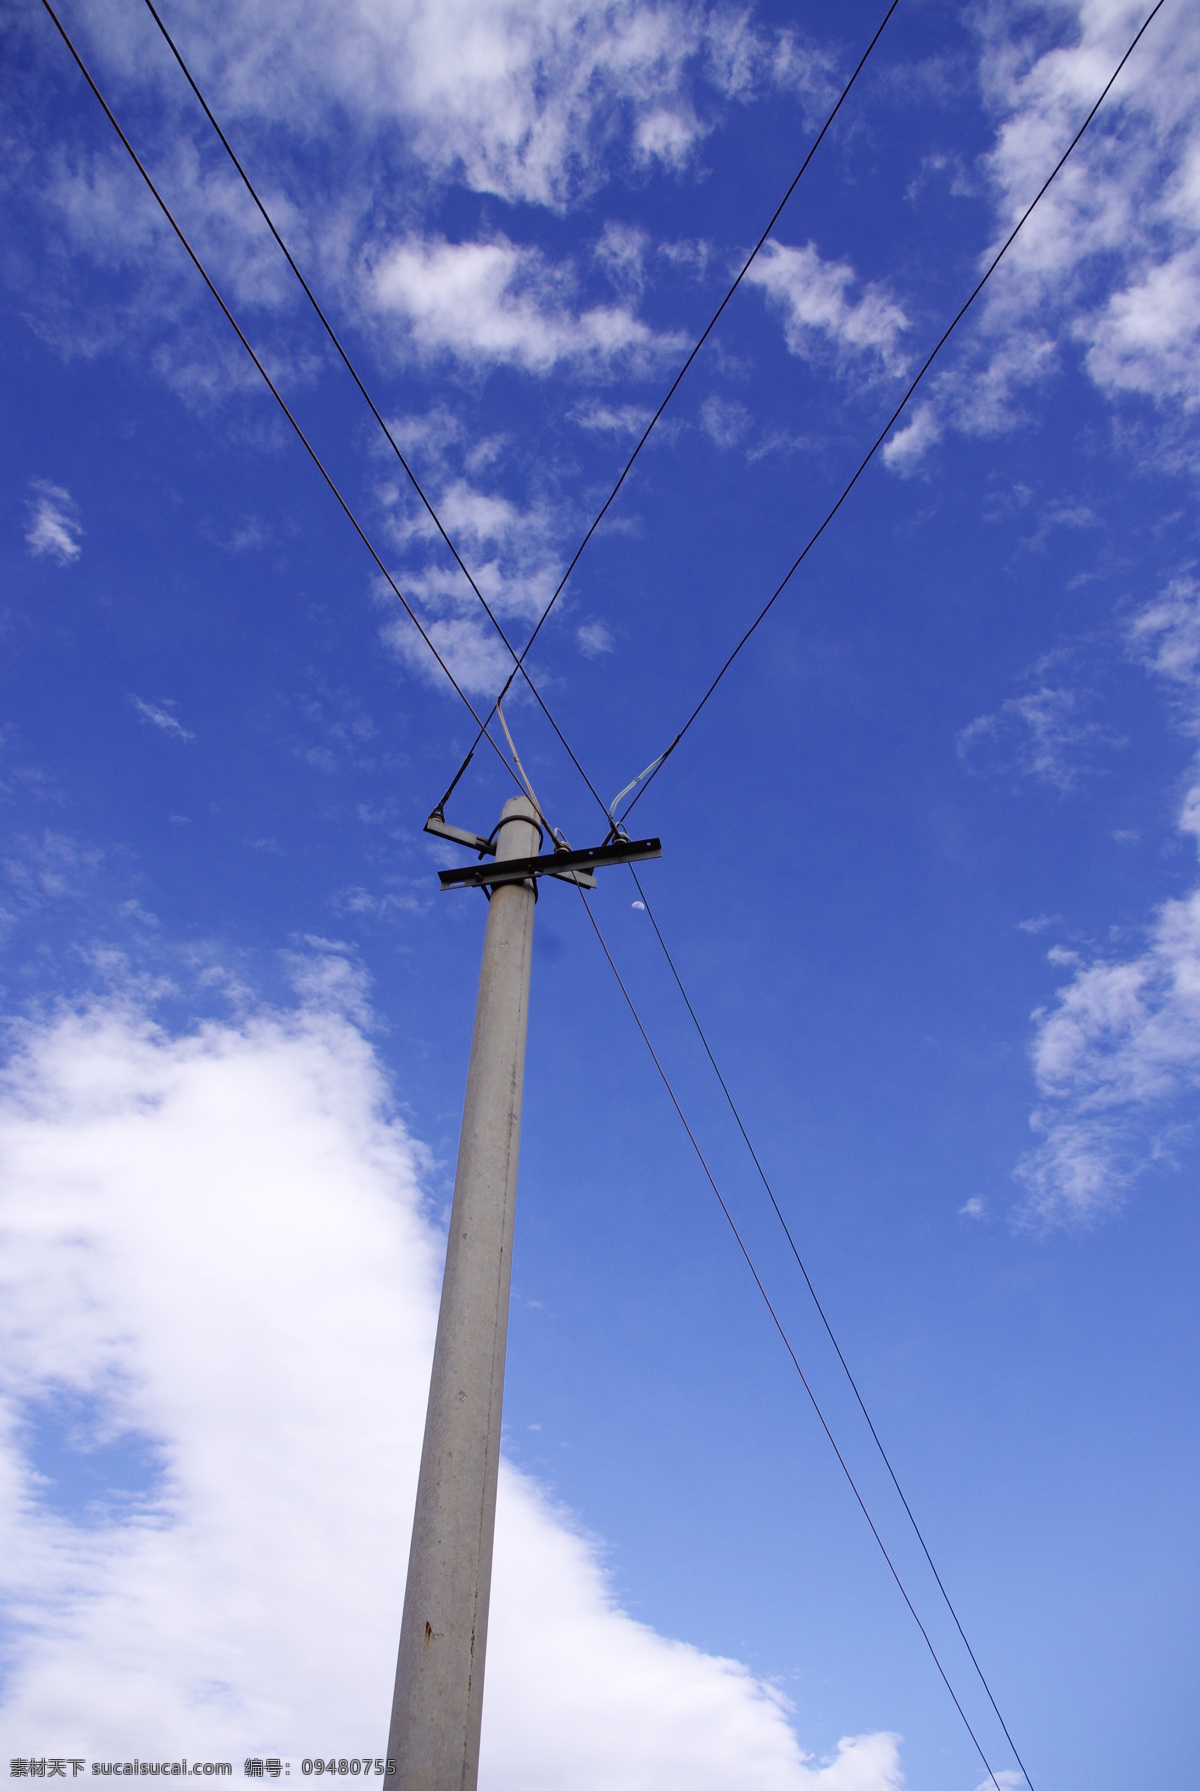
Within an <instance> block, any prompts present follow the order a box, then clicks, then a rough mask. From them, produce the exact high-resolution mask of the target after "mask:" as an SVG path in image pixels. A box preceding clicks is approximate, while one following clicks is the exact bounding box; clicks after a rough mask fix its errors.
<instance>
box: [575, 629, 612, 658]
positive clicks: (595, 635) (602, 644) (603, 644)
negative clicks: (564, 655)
mask: <svg viewBox="0 0 1200 1791" xmlns="http://www.w3.org/2000/svg"><path fill="white" fill-rule="evenodd" d="M575 639H576V640H577V641H578V642H579V649H580V652H582V653H585V654H586V655H587V657H588V658H589V659H599V658H600V657H601V655H602V654H604V653H611V652H612V650H613V637H612V629H611V628H609V627H608V626H607V624H606V623H604V622H583V623H581V625H580V626H579V627H578V628H577V629H576V630H575Z"/></svg>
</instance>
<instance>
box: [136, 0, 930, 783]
mask: <svg viewBox="0 0 1200 1791" xmlns="http://www.w3.org/2000/svg"><path fill="white" fill-rule="evenodd" d="M147 4H149V0H147ZM899 4H900V0H891V5H890V6H889V7H888V9H887V11H886V13H885V14H884V15H883V18H882V20H881V21H880V24H879V26H878V28H877V29H876V32H875V35H874V37H872V39H871V41H870V43H869V44H868V45H867V47H866V49H865V50H864V51H863V53H862V55H861V56H860V57H859V59H858V61H857V63H856V64H855V67H854V73H853V74H852V75H851V76H850V79H849V80H848V81H847V82H846V85H845V86H844V87H843V88H842V91H841V93H840V94H839V95H838V97H837V101H836V103H835V105H834V107H833V110H832V111H831V112H830V114H829V116H828V117H827V118H826V120H825V122H824V124H823V125H822V126H821V128H820V130H819V131H818V132H817V134H816V136H815V137H814V138H813V141H812V144H811V145H810V147H809V151H808V154H807V155H806V156H805V158H804V160H803V161H802V162H801V164H800V167H799V168H798V169H797V171H796V173H795V175H794V176H793V178H792V182H791V185H790V186H789V187H788V189H787V192H786V193H785V194H784V195H783V198H782V199H781V200H780V201H779V204H778V205H777V206H776V207H775V210H774V211H773V212H772V213H771V217H770V221H769V222H768V224H767V227H766V229H765V230H764V231H763V233H762V235H761V236H760V237H759V239H758V241H757V242H756V243H755V245H754V247H753V249H751V251H750V253H749V255H748V256H747V257H746V259H745V261H744V262H743V263H742V266H741V269H740V271H739V273H738V276H737V278H736V279H735V280H734V282H733V285H732V286H731V287H730V288H729V291H728V292H727V293H726V294H725V297H724V298H723V299H722V300H721V302H720V304H719V305H718V306H717V308H716V310H715V311H714V312H713V314H712V316H711V317H710V318H709V320H708V323H707V324H706V325H705V327H704V331H703V333H702V334H701V335H700V336H699V337H698V339H697V341H696V343H695V346H694V347H693V348H692V351H691V353H690V354H689V355H688V357H687V360H686V361H685V362H684V363H683V366H682V367H681V368H680V369H679V372H678V373H677V374H676V375H675V378H674V379H673V380H672V381H671V384H670V386H669V387H668V389H667V394H666V396H665V397H664V398H663V400H662V403H661V404H660V405H659V407H658V409H657V410H656V411H655V413H654V415H653V416H652V417H651V419H650V421H649V423H647V425H646V427H645V429H644V430H643V432H642V435H641V437H640V439H639V441H638V444H637V446H636V447H635V448H634V450H633V453H632V454H631V455H630V456H629V459H628V460H627V461H626V462H625V465H624V466H623V467H622V469H621V474H620V477H619V478H618V480H617V482H616V484H615V485H614V486H613V488H612V490H611V491H610V492H609V494H608V496H607V497H606V498H605V500H604V502H603V504H602V505H601V506H600V509H599V510H598V511H597V513H596V515H595V516H594V517H593V519H592V522H591V525H590V527H589V528H588V531H587V533H586V534H585V535H584V537H583V540H582V541H581V542H580V543H579V546H578V547H577V548H576V549H575V552H574V554H573V555H572V556H571V561H570V564H569V565H568V567H567V569H566V571H565V572H564V573H563V575H562V577H561V578H560V579H559V581H558V584H557V586H556V587H555V589H554V591H553V593H552V594H551V597H550V600H549V602H548V603H547V604H546V607H545V609H544V610H543V611H542V613H541V615H540V616H539V617H538V621H537V625H536V626H535V628H534V630H533V633H532V634H531V635H530V637H529V639H528V640H527V641H526V643H525V646H524V648H523V649H522V651H521V654H520V657H519V658H517V664H516V666H515V667H514V668H513V671H512V674H511V675H510V677H509V680H508V684H511V683H512V680H513V678H515V677H516V674H517V671H518V670H519V671H521V672H524V668H525V659H526V656H527V655H528V653H529V651H530V649H531V648H532V646H533V643H534V642H535V641H536V639H537V637H538V635H539V634H540V633H541V631H542V624H543V623H544V622H545V620H546V618H547V616H548V615H549V614H550V611H551V610H552V609H553V608H554V606H555V604H556V603H557V602H558V599H559V597H560V596H561V594H562V590H563V587H564V585H565V584H566V582H567V580H568V579H569V578H570V576H571V574H572V572H574V570H575V567H576V566H577V565H578V563H579V560H580V558H581V556H582V554H583V551H584V549H585V548H586V546H587V544H588V542H589V541H590V540H591V538H592V536H593V535H594V534H595V533H596V530H597V529H598V528H599V527H600V524H601V523H602V522H603V521H604V518H605V516H606V515H607V513H608V510H609V507H610V506H611V504H612V503H613V500H614V499H615V498H616V495H617V493H618V492H619V491H620V489H621V487H622V485H624V483H625V481H626V479H627V478H628V476H629V474H630V471H631V470H632V467H633V463H634V461H635V460H636V459H637V457H638V455H639V454H640V453H641V451H642V449H643V448H644V447H645V445H646V443H647V441H648V440H649V439H650V434H651V431H652V430H653V428H654V426H655V424H656V423H657V422H658V420H659V418H660V417H661V416H662V414H663V412H664V411H665V410H666V408H667V406H668V404H669V403H670V402H671V400H672V398H673V397H674V396H675V393H676V391H677V389H678V387H679V385H680V383H681V381H682V379H683V376H684V374H685V373H686V372H687V370H688V368H689V367H690V366H691V364H692V362H693V361H694V360H695V358H696V356H697V355H698V354H699V353H700V350H701V349H702V348H703V347H704V344H705V343H706V342H707V341H708V338H709V336H711V334H712V332H713V330H714V329H715V327H716V324H717V322H718V319H719V318H720V316H721V313H722V312H723V311H724V309H725V307H726V305H728V303H729V301H730V299H731V298H732V297H733V295H734V293H735V292H736V291H737V289H738V287H739V286H740V285H741V283H742V281H743V280H744V279H745V277H746V275H747V274H748V273H749V271H750V267H751V264H752V263H753V261H754V260H755V258H756V256H757V255H758V252H759V250H760V249H761V248H762V246H763V244H764V243H765V242H766V240H767V238H768V237H769V236H770V234H771V232H772V230H773V229H774V228H775V225H776V224H777V223H778V221H779V216H780V213H781V212H782V211H783V208H784V206H785V205H786V204H787V202H788V200H789V199H790V198H791V196H792V194H793V193H794V192H795V190H796V187H797V186H798V184H799V182H800V179H801V177H802V175H803V174H804V173H805V170H806V169H807V167H808V164H809V163H810V162H811V161H812V159H813V157H814V156H815V155H816V153H817V150H818V149H819V148H820V146H821V143H822V140H823V139H824V137H825V134H826V132H827V131H828V130H829V128H830V126H831V125H832V123H833V121H834V119H835V118H836V117H837V115H838V113H839V112H840V111H841V109H842V106H843V104H844V102H845V100H846V98H847V97H848V95H849V93H850V89H851V88H852V87H853V86H854V83H855V82H856V81H857V80H858V77H859V75H860V74H861V73H862V71H863V68H864V66H865V64H866V61H867V58H868V56H869V55H870V54H871V51H872V50H873V49H874V48H875V45H876V44H877V43H878V42H879V39H880V37H881V36H882V35H883V29H884V26H885V25H886V24H887V22H888V20H889V19H890V18H891V16H892V14H893V13H894V12H895V10H896V8H897V6H898V5H899ZM508 684H506V685H505V686H504V690H502V691H501V692H500V698H499V699H498V700H500V701H502V700H503V698H504V694H505V691H507V689H508ZM488 720H489V721H490V720H491V715H490V714H489V716H488ZM476 744H478V742H476ZM593 794H594V792H593ZM600 806H601V807H602V808H603V807H604V804H603V803H601V805H600Z"/></svg>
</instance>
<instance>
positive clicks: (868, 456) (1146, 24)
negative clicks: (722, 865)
mask: <svg viewBox="0 0 1200 1791" xmlns="http://www.w3.org/2000/svg"><path fill="white" fill-rule="evenodd" d="M1165 4H1166V0H1157V4H1156V5H1155V6H1153V7H1152V8H1151V10H1150V12H1149V13H1148V14H1147V16H1146V18H1145V19H1144V20H1143V21H1142V23H1141V25H1140V26H1139V27H1138V30H1137V33H1136V35H1135V36H1134V38H1133V41H1132V42H1131V43H1130V45H1129V48H1128V49H1127V50H1126V51H1125V54H1124V55H1123V56H1122V58H1121V60H1120V61H1119V62H1118V64H1117V66H1116V68H1115V69H1114V70H1113V72H1112V74H1111V75H1110V76H1109V77H1108V80H1107V81H1106V82H1105V84H1104V88H1103V90H1102V92H1101V94H1100V97H1099V98H1098V99H1097V100H1096V102H1095V104H1094V105H1093V107H1092V109H1091V111H1090V112H1089V113H1088V115H1087V117H1086V118H1085V119H1084V121H1083V123H1082V124H1081V125H1080V126H1079V129H1078V130H1077V131H1076V132H1075V135H1074V136H1073V137H1072V138H1071V141H1070V142H1069V143H1068V144H1067V147H1066V148H1065V149H1064V150H1063V152H1062V154H1061V155H1060V156H1059V158H1058V160H1057V162H1055V164H1054V166H1053V168H1052V169H1051V170H1050V172H1049V174H1048V175H1047V176H1046V178H1045V180H1044V181H1043V182H1042V184H1041V186H1040V187H1039V188H1038V190H1037V192H1036V193H1035V194H1034V196H1033V198H1032V199H1031V200H1030V202H1029V204H1028V205H1027V206H1026V207H1025V210H1024V211H1023V212H1022V213H1021V216H1020V217H1019V218H1018V219H1017V222H1016V223H1015V224H1014V225H1013V227H1012V229H1011V230H1010V231H1009V233H1008V235H1007V236H1006V237H1005V239H1004V241H1003V242H1002V243H1001V245H1000V247H999V249H998V250H997V251H996V253H995V255H994V256H993V257H992V259H991V261H989V263H988V265H987V267H986V268H985V270H984V272H983V274H982V276H981V278H980V279H979V280H978V282H977V283H976V285H975V286H974V287H973V289H972V290H971V292H970V293H969V294H968V295H967V297H966V299H964V301H963V303H962V304H961V305H960V306H959V308H958V310H957V311H956V312H955V314H954V316H953V317H952V318H951V319H950V322H949V323H948V324H947V325H946V328H945V329H944V330H943V331H942V334H941V335H940V336H939V337H938V340H937V341H936V342H935V343H934V345H933V347H932V348H931V349H930V351H929V353H928V354H927V355H926V357H925V359H924V361H923V362H922V363H921V367H920V369H919V371H918V373H917V375H916V378H915V379H914V380H913V381H912V383H911V385H910V386H909V388H908V390H907V391H906V392H905V394H904V396H903V398H901V400H900V402H899V404H898V405H897V406H896V408H895V410H894V411H893V412H892V414H891V416H890V417H889V418H888V420H887V422H886V423H885V424H884V426H883V428H882V429H881V430H880V431H879V434H878V435H877V436H876V437H875V440H874V441H873V442H872V443H871V446H870V447H869V448H868V449H867V451H866V453H865V454H864V455H863V457H862V459H861V460H860V461H859V463H858V466H857V467H856V468H855V470H854V472H853V474H852V475H851V477H850V479H849V480H848V481H847V483H846V485H845V486H843V488H842V492H841V495H840V496H839V497H838V499H837V501H836V503H834V504H833V506H832V507H831V508H830V509H829V510H828V511H827V512H826V515H825V517H824V519H823V521H822V522H821V523H820V524H819V525H818V526H817V528H815V529H814V530H813V532H812V534H811V535H810V536H809V538H808V540H807V541H806V542H805V544H804V546H803V547H802V548H801V550H800V552H799V553H798V554H797V555H796V558H795V559H794V560H793V561H792V563H791V565H790V566H789V567H788V569H787V571H786V572H785V573H784V575H783V577H782V578H781V579H780V581H779V583H778V584H777V585H776V587H775V589H774V590H773V591H772V593H771V595H770V596H769V597H768V599H767V601H766V602H765V603H764V604H763V606H762V608H761V609H760V610H759V612H758V614H757V615H756V616H755V618H754V620H753V621H752V622H751V624H750V626H749V627H748V628H747V629H746V631H745V632H744V634H743V635H742V636H741V638H740V640H738V642H737V643H736V645H735V646H734V647H733V649H732V651H731V652H730V653H729V654H728V656H727V657H726V659H725V661H724V663H723V664H722V666H721V668H720V670H719V671H718V672H717V675H716V677H715V678H714V679H713V680H712V682H711V684H710V685H709V686H708V688H707V690H706V691H705V692H704V694H703V696H702V697H701V698H700V701H699V702H698V703H697V704H696V706H695V708H694V709H693V710H692V712H691V714H690V715H689V716H688V718H687V720H686V721H685V722H684V724H683V726H682V727H681V728H680V730H679V732H678V733H677V734H676V736H675V738H674V739H673V740H672V741H671V744H670V745H669V746H668V747H667V748H666V750H665V751H664V752H663V753H662V754H660V756H659V758H658V760H657V762H656V763H655V764H654V766H653V769H652V770H650V771H649V772H648V773H647V774H646V775H645V777H644V779H643V780H639V782H640V788H639V789H638V791H637V794H636V795H635V796H634V797H632V799H631V800H630V802H629V806H628V807H627V808H626V809H625V812H624V814H623V815H622V816H621V821H622V822H623V821H624V820H625V818H626V816H627V815H628V814H629V812H630V810H631V809H632V808H633V807H634V805H635V804H636V803H638V802H640V801H641V799H642V797H643V796H644V795H645V794H646V791H647V790H648V789H649V788H650V785H651V784H652V783H653V781H654V779H655V778H656V777H657V776H658V774H659V772H660V771H661V770H662V767H663V766H664V765H665V764H666V762H667V760H668V759H669V758H670V757H671V754H672V753H673V752H674V751H675V748H676V747H677V746H678V745H679V742H680V741H681V740H682V739H683V737H684V735H685V734H687V733H688V732H689V730H690V729H691V727H692V725H693V723H694V722H695V721H696V720H697V719H698V717H699V715H700V712H701V711H702V710H703V709H704V707H705V706H706V704H707V703H708V701H709V699H710V697H711V696H712V695H713V693H714V692H715V690H716V688H717V686H718V685H719V684H720V682H721V680H722V679H723V678H724V676H725V674H726V672H728V670H729V668H730V666H731V665H732V664H733V662H734V660H735V659H736V658H737V657H738V654H739V653H740V652H741V651H742V648H743V647H744V646H745V645H746V644H747V642H748V641H749V640H750V638H751V636H752V635H754V634H755V633H756V632H757V630H758V628H759V627H760V625H761V624H762V623H763V622H764V621H765V620H766V618H767V616H768V615H769V613H770V612H771V610H772V609H773V608H774V606H775V604H776V603H777V602H778V600H779V598H780V597H782V595H783V593H784V591H785V590H786V589H787V587H788V585H789V584H790V583H791V581H792V579H793V577H794V576H795V574H796V573H797V572H798V571H799V569H800V567H801V566H802V565H803V564H804V562H805V560H806V559H807V558H808V556H809V554H810V553H811V552H812V550H813V548H814V547H815V546H816V545H817V542H818V541H819V540H820V539H821V536H822V535H823V534H824V533H825V531H826V529H827V528H828V527H829V525H830V523H831V522H832V521H833V519H834V517H835V516H836V515H837V513H838V511H839V510H840V509H841V507H842V505H843V504H844V503H845V502H846V499H847V498H848V497H849V496H850V493H851V492H852V491H853V490H854V487H855V486H856V485H857V484H858V481H859V480H860V479H861V478H862V476H863V474H864V473H865V472H866V470H867V468H868V466H869V465H870V464H871V462H872V460H874V458H875V455H876V453H877V452H878V451H879V449H880V448H881V447H882V446H883V444H884V442H885V441H886V440H887V438H888V436H889V435H890V434H891V432H892V429H893V428H894V426H895V424H896V423H897V421H898V420H899V418H900V416H901V415H902V414H903V412H904V410H905V409H906V408H907V406H908V403H909V400H910V399H911V398H912V396H913V393H914V392H915V391H916V390H917V387H918V386H919V385H920V384H921V381H922V380H923V379H924V378H925V375H926V374H927V373H928V371H929V369H930V368H931V367H932V365H933V363H934V361H935V360H936V359H937V357H938V355H939V354H940V353H941V351H942V349H943V348H944V347H945V345H946V343H947V342H948V341H949V340H950V337H951V336H952V335H953V334H954V331H955V330H956V329H957V328H958V325H959V324H960V323H961V322H962V319H963V318H964V317H965V316H966V314H967V312H968V311H969V310H970V309H971V306H972V305H973V304H974V303H975V300H976V299H977V298H978V297H979V295H980V293H981V292H982V291H983V289H984V287H985V286H986V285H987V283H988V281H989V280H990V279H991V277H992V275H993V274H994V273H995V271H996V269H997V268H998V267H999V265H1000V263H1001V262H1002V261H1003V259H1004V257H1005V256H1006V255H1007V253H1008V251H1009V249H1010V248H1011V247H1012V245H1013V243H1014V242H1016V240H1017V237H1018V236H1019V235H1020V233H1021V231H1022V230H1023V229H1024V227H1025V225H1026V224H1027V223H1028V221H1029V219H1030V218H1031V217H1032V215H1033V213H1034V212H1035V211H1036V209H1037V207H1038V205H1039V203H1040V202H1041V200H1042V199H1043V197H1044V196H1045V194H1046V193H1047V192H1048V191H1049V189H1050V187H1051V185H1052V184H1053V182H1054V180H1055V178H1056V177H1057V175H1058V174H1059V172H1060V171H1061V169H1062V168H1063V167H1064V166H1065V165H1066V163H1067V161H1068V159H1069V158H1070V155H1071V152H1072V151H1073V150H1074V148H1075V146H1076V144H1077V143H1078V142H1079V139H1080V138H1081V137H1082V136H1083V133H1084V132H1085V131H1086V130H1087V128H1088V126H1089V125H1090V124H1091V122H1092V120H1093V118H1095V116H1096V114H1097V112H1098V111H1099V110H1100V108H1101V106H1102V105H1103V104H1104V102H1105V100H1106V99H1107V98H1108V95H1109V93H1110V92H1111V90H1112V87H1113V84H1114V82H1115V81H1116V79H1117V76H1118V75H1119V74H1120V73H1121V70H1122V69H1123V68H1124V67H1125V64H1126V63H1127V62H1128V61H1129V58H1130V57H1131V56H1132V55H1133V52H1134V51H1135V50H1136V48H1137V46H1138V44H1139V43H1140V42H1141V40H1142V38H1143V36H1144V35H1145V33H1146V32H1147V31H1148V30H1149V28H1150V26H1151V24H1152V23H1153V21H1154V19H1155V17H1156V15H1157V14H1158V13H1159V12H1160V11H1161V10H1162V8H1163V6H1164V5H1165Z"/></svg>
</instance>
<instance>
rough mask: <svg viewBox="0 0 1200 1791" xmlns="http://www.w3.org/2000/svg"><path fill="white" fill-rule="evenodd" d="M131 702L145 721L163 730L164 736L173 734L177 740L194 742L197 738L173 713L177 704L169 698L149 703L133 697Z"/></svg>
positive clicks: (141, 698) (138, 697)
mask: <svg viewBox="0 0 1200 1791" xmlns="http://www.w3.org/2000/svg"><path fill="white" fill-rule="evenodd" d="M129 700H130V702H131V703H132V704H133V706H134V708H135V709H136V710H137V712H138V714H139V715H140V716H141V718H142V720H143V721H148V722H151V723H152V724H153V725H154V726H155V727H156V728H161V729H162V731H163V733H164V734H171V735H173V736H174V738H175V739H176V740H194V739H195V738H196V736H195V734H193V733H192V731H191V729H190V728H185V727H184V725H183V723H182V722H181V721H180V720H179V718H178V716H176V715H174V714H173V713H172V711H173V710H174V708H175V704H174V703H173V702H172V701H171V699H170V698H169V697H164V698H163V699H162V701H161V702H158V703H148V702H146V701H145V699H144V698H143V697H140V696H131V697H130V699H129Z"/></svg>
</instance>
